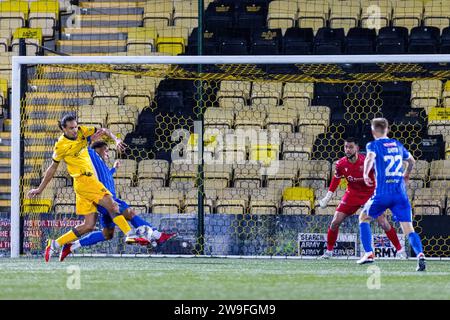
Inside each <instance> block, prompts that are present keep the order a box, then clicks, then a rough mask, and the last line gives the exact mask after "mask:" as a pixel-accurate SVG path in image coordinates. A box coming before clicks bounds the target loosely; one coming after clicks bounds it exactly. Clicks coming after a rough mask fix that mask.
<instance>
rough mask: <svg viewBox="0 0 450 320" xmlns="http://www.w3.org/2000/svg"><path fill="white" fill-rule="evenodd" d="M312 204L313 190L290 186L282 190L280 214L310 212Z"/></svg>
mask: <svg viewBox="0 0 450 320" xmlns="http://www.w3.org/2000/svg"><path fill="white" fill-rule="evenodd" d="M313 206H314V190H313V189H311V188H303V187H292V188H286V189H285V190H284V191H283V201H282V203H281V213H282V214H286V215H288V214H311V212H312V208H313Z"/></svg>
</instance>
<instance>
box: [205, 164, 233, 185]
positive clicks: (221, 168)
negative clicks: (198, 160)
mask: <svg viewBox="0 0 450 320" xmlns="http://www.w3.org/2000/svg"><path fill="white" fill-rule="evenodd" d="M204 172H205V181H204V187H205V189H223V188H228V187H229V186H230V184H231V177H232V172H233V167H232V166H231V165H230V164H206V165H205V167H204Z"/></svg>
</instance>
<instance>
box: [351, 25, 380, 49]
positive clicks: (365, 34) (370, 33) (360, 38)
mask: <svg viewBox="0 0 450 320" xmlns="http://www.w3.org/2000/svg"><path fill="white" fill-rule="evenodd" d="M376 38H377V34H376V31H375V29H368V28H351V29H350V30H349V31H348V34H347V45H346V48H345V51H346V53H347V54H372V53H374V52H375V41H376Z"/></svg>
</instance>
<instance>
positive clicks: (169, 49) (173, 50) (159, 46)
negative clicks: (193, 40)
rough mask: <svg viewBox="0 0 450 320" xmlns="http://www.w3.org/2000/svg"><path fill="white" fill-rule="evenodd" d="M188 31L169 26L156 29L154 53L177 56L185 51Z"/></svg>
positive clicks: (183, 28)
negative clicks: (156, 36)
mask: <svg viewBox="0 0 450 320" xmlns="http://www.w3.org/2000/svg"><path fill="white" fill-rule="evenodd" d="M188 35H189V29H188V28H185V27H179V26H169V27H164V28H159V29H158V38H157V39H156V51H158V52H164V53H167V54H170V55H178V54H180V53H184V52H185V51H186V45H187V38H188Z"/></svg>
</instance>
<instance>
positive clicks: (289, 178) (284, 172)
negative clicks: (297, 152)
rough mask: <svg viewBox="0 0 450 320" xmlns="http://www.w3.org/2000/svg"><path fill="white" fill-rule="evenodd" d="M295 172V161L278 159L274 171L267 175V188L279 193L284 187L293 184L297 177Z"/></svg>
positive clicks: (296, 166) (296, 169)
mask: <svg viewBox="0 0 450 320" xmlns="http://www.w3.org/2000/svg"><path fill="white" fill-rule="evenodd" d="M297 174H298V164H297V162H296V161H291V160H280V161H278V169H277V171H276V173H273V174H268V175H267V178H266V179H267V188H268V189H270V190H273V191H274V192H277V193H279V194H281V192H282V191H283V190H284V189H286V188H290V187H293V186H294V184H295V183H296V182H297V179H298V178H297Z"/></svg>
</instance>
